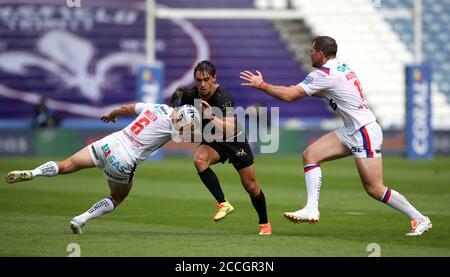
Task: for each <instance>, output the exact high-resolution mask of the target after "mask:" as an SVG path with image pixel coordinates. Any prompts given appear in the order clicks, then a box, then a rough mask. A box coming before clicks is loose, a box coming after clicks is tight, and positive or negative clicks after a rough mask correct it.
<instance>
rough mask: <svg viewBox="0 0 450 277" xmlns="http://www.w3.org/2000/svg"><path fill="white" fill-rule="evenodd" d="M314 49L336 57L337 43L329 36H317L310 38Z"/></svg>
mask: <svg viewBox="0 0 450 277" xmlns="http://www.w3.org/2000/svg"><path fill="white" fill-rule="evenodd" d="M312 44H313V47H314V50H316V51H323V53H324V54H325V56H327V57H336V53H337V43H336V40H334V38H332V37H329V36H317V37H315V38H314V39H313V40H312Z"/></svg>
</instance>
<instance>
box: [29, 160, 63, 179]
mask: <svg viewBox="0 0 450 277" xmlns="http://www.w3.org/2000/svg"><path fill="white" fill-rule="evenodd" d="M58 173H59V168H58V164H57V163H55V162H54V161H50V162H46V163H45V164H43V165H40V166H38V167H37V168H35V169H33V170H31V174H33V176H34V177H36V176H47V177H52V176H56V175H58Z"/></svg>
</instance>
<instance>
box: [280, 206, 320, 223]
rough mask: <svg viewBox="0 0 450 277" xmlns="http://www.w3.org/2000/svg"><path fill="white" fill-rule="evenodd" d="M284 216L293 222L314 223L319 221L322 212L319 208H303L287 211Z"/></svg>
mask: <svg viewBox="0 0 450 277" xmlns="http://www.w3.org/2000/svg"><path fill="white" fill-rule="evenodd" d="M284 217H285V218H286V219H287V220H289V221H291V222H293V223H301V222H309V223H310V224H313V223H316V222H319V217H320V213H319V211H318V210H310V209H306V208H303V209H300V210H298V211H295V212H285V213H284Z"/></svg>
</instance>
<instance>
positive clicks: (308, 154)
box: [302, 147, 318, 165]
mask: <svg viewBox="0 0 450 277" xmlns="http://www.w3.org/2000/svg"><path fill="white" fill-rule="evenodd" d="M302 156H303V165H307V164H315V163H318V161H316V160H315V158H314V154H313V151H312V150H311V149H310V148H309V147H308V148H306V149H305V151H303V155H302Z"/></svg>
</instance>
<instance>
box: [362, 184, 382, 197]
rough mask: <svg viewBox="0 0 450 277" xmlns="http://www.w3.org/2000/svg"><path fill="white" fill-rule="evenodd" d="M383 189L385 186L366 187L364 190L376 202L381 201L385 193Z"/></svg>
mask: <svg viewBox="0 0 450 277" xmlns="http://www.w3.org/2000/svg"><path fill="white" fill-rule="evenodd" d="M383 188H384V186H383V185H368V184H365V185H364V189H365V190H366V192H367V194H368V195H369V196H370V197H372V198H373V199H375V200H381V198H382V197H383V193H384V189H383Z"/></svg>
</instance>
